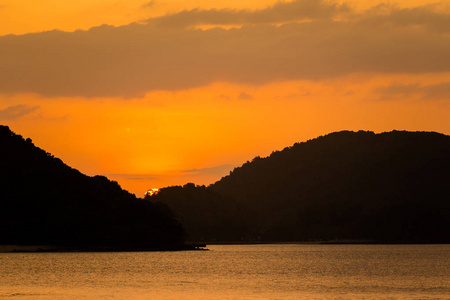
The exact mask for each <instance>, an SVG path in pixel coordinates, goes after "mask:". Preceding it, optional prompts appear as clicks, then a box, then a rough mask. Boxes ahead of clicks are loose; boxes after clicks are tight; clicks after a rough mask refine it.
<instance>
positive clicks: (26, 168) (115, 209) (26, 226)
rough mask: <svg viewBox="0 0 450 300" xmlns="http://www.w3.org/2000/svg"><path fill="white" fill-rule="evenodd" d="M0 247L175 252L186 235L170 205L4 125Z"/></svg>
mask: <svg viewBox="0 0 450 300" xmlns="http://www.w3.org/2000/svg"><path fill="white" fill-rule="evenodd" d="M0 191H1V194H0V244H3V245H5V244H22V245H57V246H66V247H72V248H77V247H116V248H120V249H133V248H173V247H179V246H180V245H182V244H183V242H184V231H183V229H182V227H181V225H180V224H179V223H178V222H177V221H176V220H175V219H174V218H173V216H172V214H171V212H170V210H169V209H168V208H167V206H165V205H161V204H157V205H155V204H153V203H150V202H149V201H145V200H143V199H138V198H136V197H135V196H134V195H132V194H130V193H128V192H127V191H125V190H122V189H121V188H120V186H119V185H118V184H117V182H114V181H110V180H108V179H107V178H106V177H103V176H95V177H89V176H86V175H83V174H81V173H80V172H79V171H77V170H75V169H72V168H70V167H68V166H67V165H65V164H64V163H63V162H62V161H61V160H60V159H58V158H55V157H53V156H52V155H50V154H49V153H47V152H45V151H44V150H42V149H40V148H37V147H35V146H34V145H33V143H32V141H31V140H30V139H26V140H24V139H23V138H22V137H21V136H20V135H17V134H15V133H13V132H11V131H10V129H9V128H8V127H6V126H0Z"/></svg>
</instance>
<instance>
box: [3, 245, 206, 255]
mask: <svg viewBox="0 0 450 300" xmlns="http://www.w3.org/2000/svg"><path fill="white" fill-rule="evenodd" d="M204 250H208V249H206V244H202V243H188V244H185V245H181V246H173V247H109V246H83V247H76V246H70V247H68V246H53V245H0V253H27V252H147V251H148V252H150V251H204Z"/></svg>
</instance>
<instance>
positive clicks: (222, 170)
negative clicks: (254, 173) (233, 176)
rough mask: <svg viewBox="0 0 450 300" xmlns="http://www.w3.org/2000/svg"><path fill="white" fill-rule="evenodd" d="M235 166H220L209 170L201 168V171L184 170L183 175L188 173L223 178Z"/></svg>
mask: <svg viewBox="0 0 450 300" xmlns="http://www.w3.org/2000/svg"><path fill="white" fill-rule="evenodd" d="M235 167H236V166H233V165H229V164H226V165H220V166H216V167H211V168H202V169H191V170H185V171H183V173H188V174H190V175H216V176H225V175H228V173H229V172H230V171H232V170H233V169H234V168H235Z"/></svg>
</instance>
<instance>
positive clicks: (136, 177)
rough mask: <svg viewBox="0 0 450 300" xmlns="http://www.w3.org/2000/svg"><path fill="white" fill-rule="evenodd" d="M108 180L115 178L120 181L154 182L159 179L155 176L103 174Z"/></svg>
mask: <svg viewBox="0 0 450 300" xmlns="http://www.w3.org/2000/svg"><path fill="white" fill-rule="evenodd" d="M105 176H106V177H108V178H116V179H122V180H156V179H159V178H158V177H156V176H155V175H150V174H105Z"/></svg>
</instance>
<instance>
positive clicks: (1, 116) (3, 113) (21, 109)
mask: <svg viewBox="0 0 450 300" xmlns="http://www.w3.org/2000/svg"><path fill="white" fill-rule="evenodd" d="M37 109H39V106H28V105H23V104H19V105H13V106H9V107H6V108H4V109H1V110H0V120H17V119H20V118H21V117H23V116H25V115H27V114H30V113H32V112H33V111H35V110H37Z"/></svg>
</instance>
